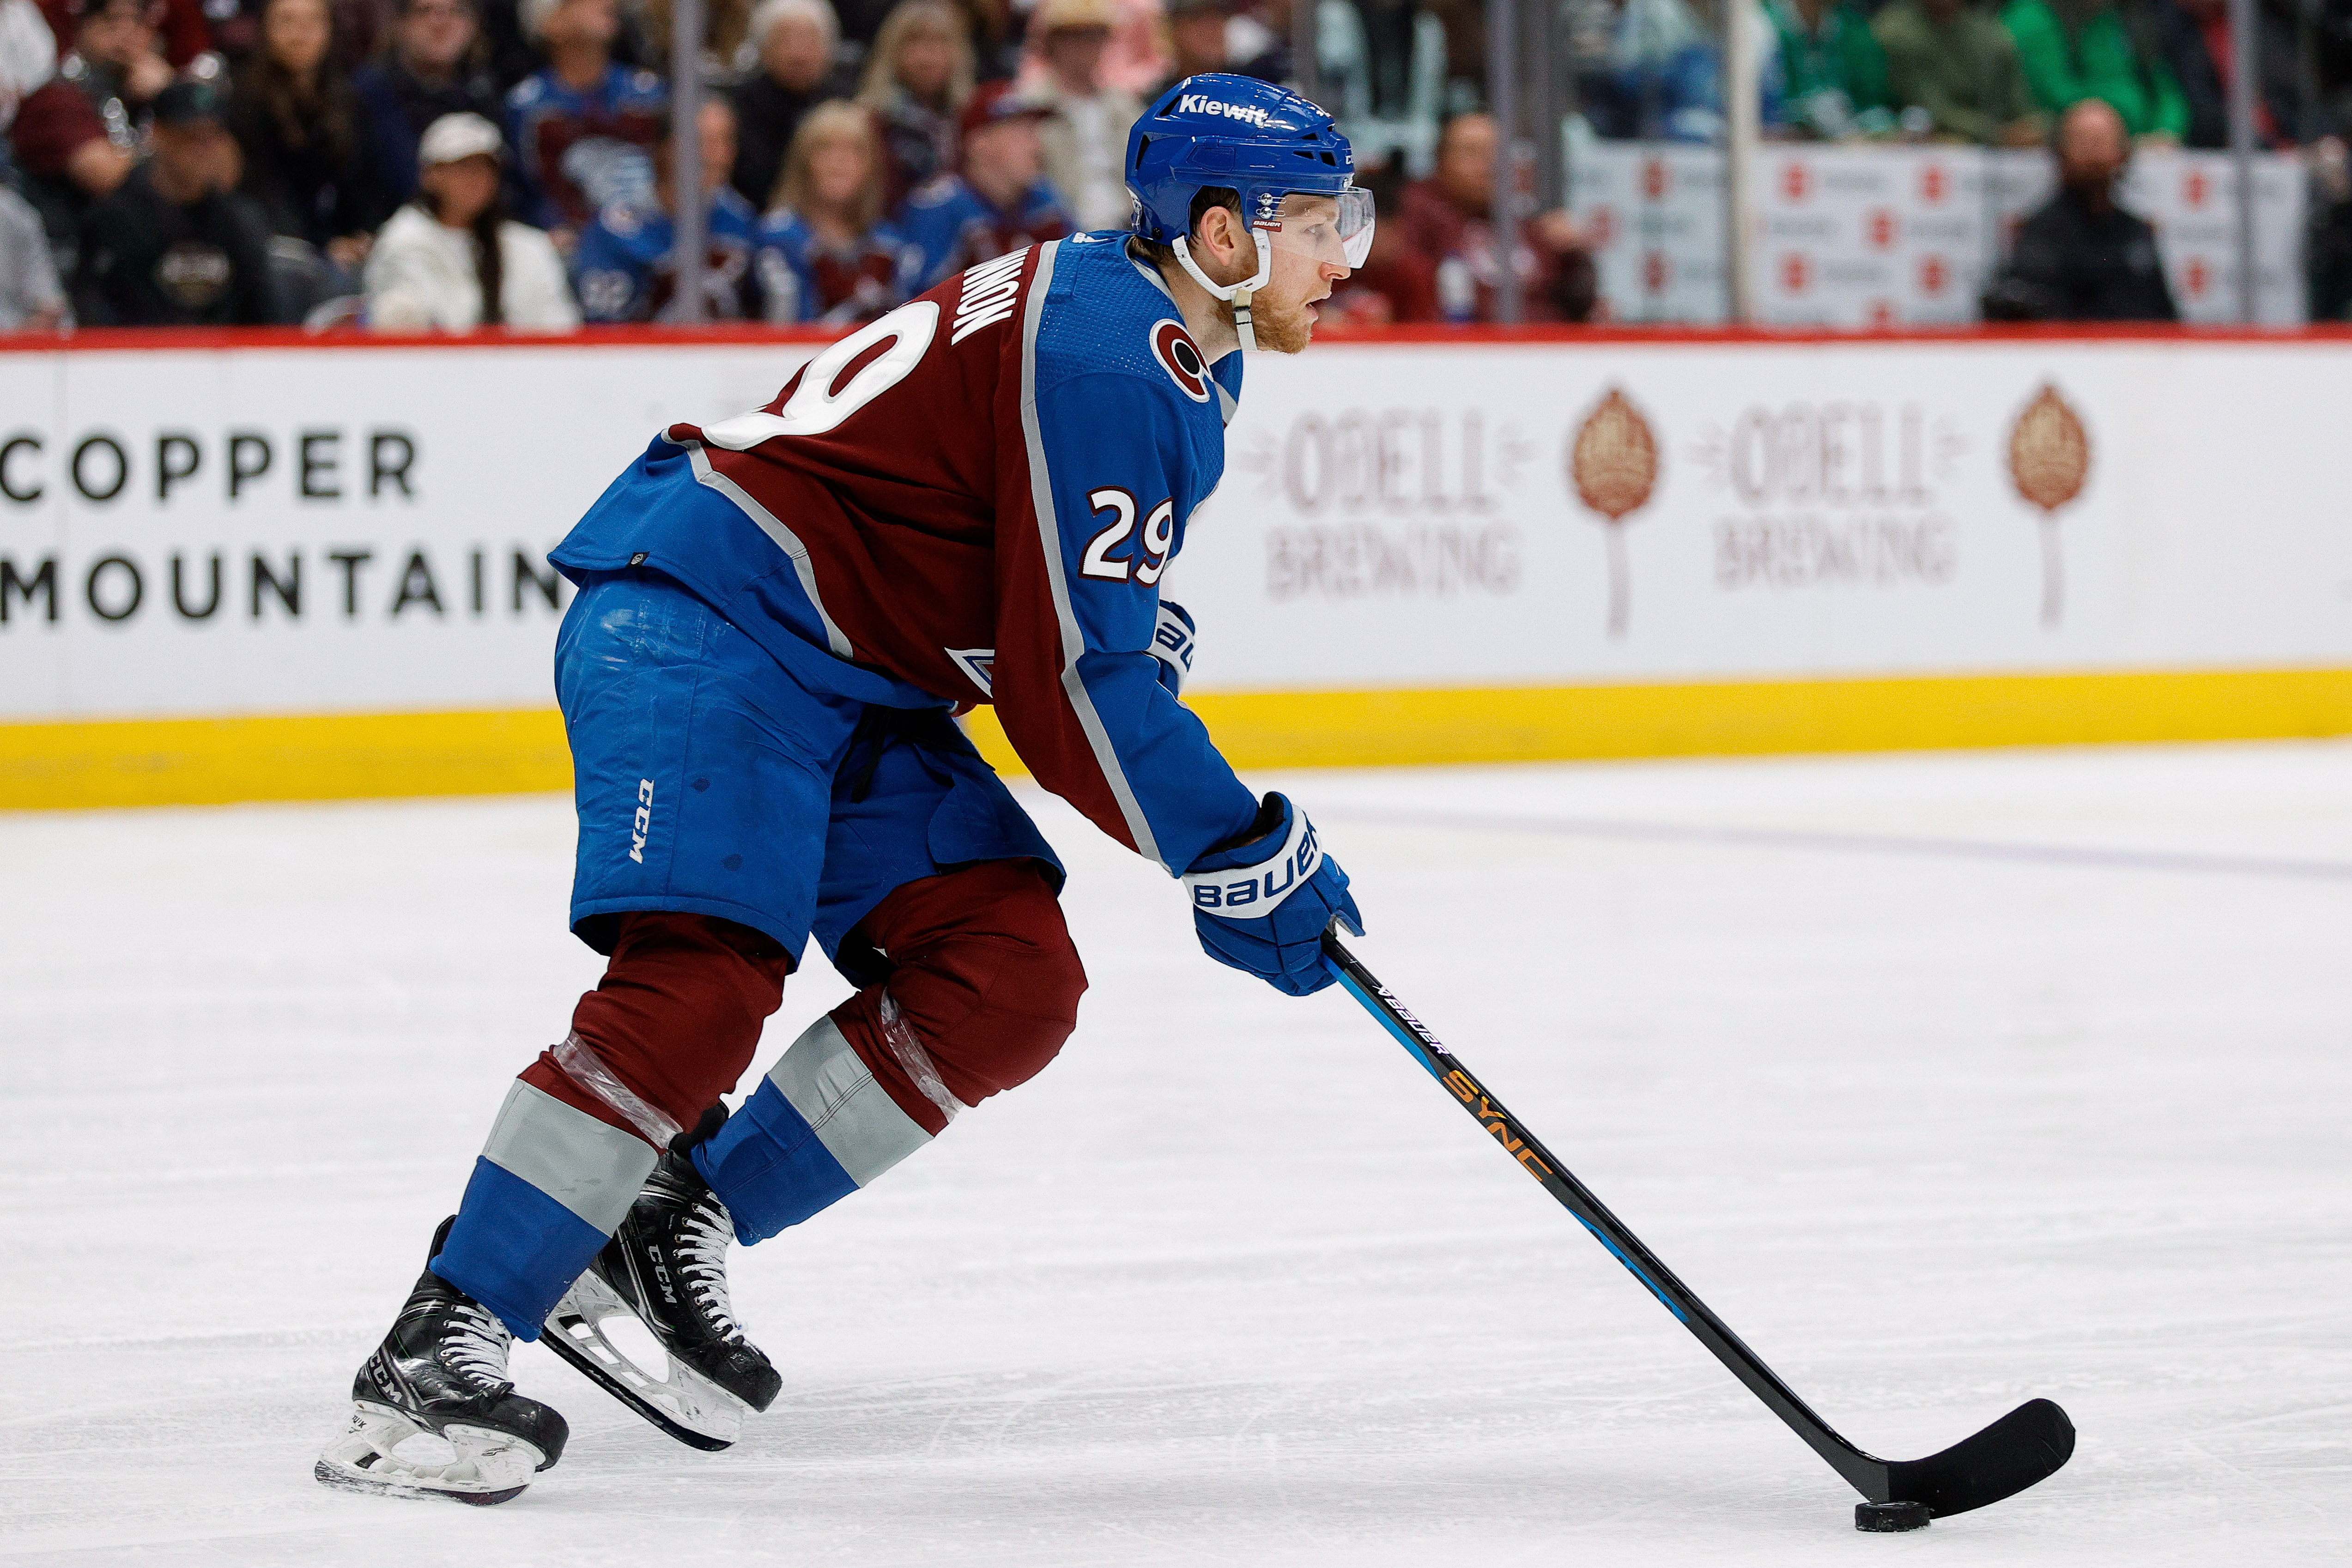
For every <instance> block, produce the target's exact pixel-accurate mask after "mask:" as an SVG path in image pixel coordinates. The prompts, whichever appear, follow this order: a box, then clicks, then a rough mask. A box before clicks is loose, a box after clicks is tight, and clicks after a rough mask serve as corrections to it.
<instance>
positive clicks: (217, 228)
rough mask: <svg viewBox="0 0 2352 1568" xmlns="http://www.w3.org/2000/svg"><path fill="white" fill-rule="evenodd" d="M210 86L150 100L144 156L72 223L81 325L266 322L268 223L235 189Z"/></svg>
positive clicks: (198, 84) (196, 84)
mask: <svg viewBox="0 0 2352 1568" xmlns="http://www.w3.org/2000/svg"><path fill="white" fill-rule="evenodd" d="M221 96H222V95H221V91H220V89H219V87H218V86H217V85H216V84H215V83H214V82H212V81H181V82H174V83H173V84H172V85H171V86H170V87H168V88H165V89H163V91H162V92H161V93H159V94H157V95H156V98H155V102H154V118H153V123H152V126H151V127H150V133H151V135H152V138H153V142H154V151H153V152H152V155H151V156H150V157H149V158H148V159H147V161H146V162H143V163H141V164H140V165H139V166H138V167H137V168H136V169H133V170H132V171H131V174H130V176H129V177H128V178H126V179H125V180H124V181H123V182H122V183H121V186H119V187H118V188H117V189H116V190H115V191H114V193H112V194H111V195H110V196H108V197H107V198H106V199H105V200H104V201H102V202H100V203H99V204H97V205H96V206H94V207H92V208H91V209H90V211H89V216H88V217H87V218H86V219H85V220H84V221H83V224H82V238H81V261H80V267H79V271H78V273H77V275H76V277H75V279H74V313H75V315H76V316H78V317H79V319H80V320H81V322H82V324H83V325H85V326H91V327H111V326H121V327H253V326H259V325H262V324H263V323H266V322H268V321H269V320H271V319H273V317H274V315H275V312H274V311H273V309H272V308H271V301H270V277H269V225H268V222H267V220H266V219H264V217H263V216H262V214H261V209H260V208H259V207H258V206H257V205H256V204H254V203H253V202H252V201H251V200H250V199H249V198H247V197H246V196H244V195H242V194H240V193H238V191H237V189H236V186H237V179H238V175H239V172H240V167H239V165H240V162H241V160H240V157H239V154H238V152H237V145H236V138H235V137H233V136H231V135H230V134H229V132H228V129H227V126H226V124H225V123H224V121H223V108H224V106H223V104H222V101H221Z"/></svg>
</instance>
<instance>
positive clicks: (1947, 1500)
mask: <svg viewBox="0 0 2352 1568" xmlns="http://www.w3.org/2000/svg"><path fill="white" fill-rule="evenodd" d="M2073 1457H2074V1422H2072V1421H2070V1420H2068V1419H2067V1418H2066V1412H2064V1411H2063V1410H2061V1409H2060V1408H2058V1406H2055V1405H2053V1404H2052V1403H2051V1402H2050V1401H2049V1400H2047V1399H2032V1400H2028V1401H2027V1402H2026V1403H2024V1404H2022V1405H2021V1406H2018V1407H2017V1408H2016V1409H2014V1410H2012V1411H2011V1412H2010V1413H2009V1414H2008V1415H2006V1416H2002V1417H2001V1418H2000V1420H1998V1421H1995V1422H1994V1423H1993V1424H1992V1425H1991V1426H1990V1427H1986V1428H1985V1429H1984V1430H1983V1431H1981V1432H1979V1433H1978V1434H1976V1436H1974V1437H1963V1438H1962V1439H1960V1441H1958V1442H1957V1443H1955V1444H1953V1445H1952V1446H1951V1447H1950V1448H1946V1449H1945V1450H1944V1451H1943V1452H1942V1453H1940V1454H1930V1455H1929V1456H1928V1457H1927V1458H1924V1459H1898V1460H1896V1461H1895V1462H1894V1463H1892V1464H1890V1465H1888V1466H1887V1467H1886V1485H1887V1495H1886V1496H1885V1497H1884V1498H1879V1499H1875V1501H1880V1502H1924V1503H1926V1504H1927V1506H1928V1507H1929V1508H1930V1509H1932V1510H1933V1511H1935V1515H1936V1517H1937V1519H1947V1518H1949V1517H1950V1516H1951V1515H1953V1514H1956V1513H1966V1512H1968V1511H1969V1510H1970V1509H1972V1508H1982V1507H1984V1505H1985V1504H1987V1503H1989V1502H1999V1501H2000V1500H2001V1499H2003V1498H2005V1497H2010V1496H2012V1495H2014V1494H2015V1493H2018V1492H2021V1491H2023V1490H2025V1489H2026V1488H2027V1487H2030V1486H2032V1485H2033V1484H2034V1483H2035V1482H2036V1481H2040V1480H2043V1479H2047V1478H2049V1477H2050V1476H2053V1475H2055V1474H2056V1473H2057V1472H2058V1470H2059V1469H2060V1468H2061V1467H2062V1466H2063V1465H2064V1464H2065V1463H2066V1461H2067V1460H2068V1459H2070V1458H2073Z"/></svg>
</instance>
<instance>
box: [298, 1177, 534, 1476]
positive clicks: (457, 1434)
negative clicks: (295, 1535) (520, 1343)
mask: <svg viewBox="0 0 2352 1568" xmlns="http://www.w3.org/2000/svg"><path fill="white" fill-rule="evenodd" d="M453 1223H455V1218H454V1217H453V1218H450V1219H445V1220H443V1221H442V1222H441V1228H440V1229H439V1230H437V1231H436V1232H435V1233H434V1236H433V1251H432V1252H429V1253H427V1254H426V1257H427V1258H430V1257H432V1256H434V1255H435V1254H437V1253H438V1252H439V1251H440V1250H441V1244H442V1242H443V1241H444V1240H446V1239H447V1238H448V1235H449V1227H450V1226H451V1225H452V1224H453ZM508 1339H509V1335H508V1333H507V1326H506V1324H504V1323H502V1322H499V1320H498V1317H497V1315H496V1314H495V1313H493V1312H491V1311H490V1310H489V1309H488V1307H485V1306H483V1305H482V1304H481V1303H480V1302H479V1301H476V1300H474V1298H473V1297H471V1296H469V1295H467V1294H466V1292H465V1291H461V1290H459V1289H457V1286H455V1285H452V1284H450V1283H449V1282H448V1281H446V1280H443V1279H442V1278H441V1277H440V1276H438V1275H436V1274H435V1273H434V1272H433V1271H432V1270H430V1269H427V1270H425V1273H424V1275H423V1276H422V1277H421V1278H419V1279H418V1280H417V1281H416V1289H415V1290H414V1291H411V1292H410V1293H409V1297H408V1304H407V1305H406V1306H404V1307H403V1308H401V1309H400V1316H399V1317H398V1318H397V1319H395V1320H394V1322H393V1325H392V1332H391V1333H388V1334H386V1335H384V1337H383V1343H382V1344H380V1345H378V1346H377V1347H376V1351H375V1354H373V1355H371V1356H369V1357H368V1358H367V1362H366V1364H364V1365H362V1367H361V1368H360V1370H359V1375H358V1376H357V1377H355V1378H353V1379H352V1424H351V1427H350V1429H349V1430H347V1431H346V1432H344V1433H343V1435H342V1436H341V1437H338V1438H336V1439H335V1440H334V1441H333V1442H331V1443H330V1444H328V1445H327V1449H326V1452H325V1453H323V1454H321V1455H320V1456H319V1463H318V1466H317V1467H316V1469H314V1470H313V1471H312V1473H313V1474H314V1475H316V1476H317V1477H318V1478H319V1479H320V1480H321V1481H323V1482H324V1483H325V1484H327V1485H328V1486H331V1487H340V1488H341V1489H343V1490H346V1491H364V1492H374V1493H377V1494H378V1495H381V1496H385V1497H446V1498H454V1499H456V1500H457V1501H459V1502H470V1503H477V1504H488V1503H495V1502H505V1501H507V1500H509V1499H512V1498H514V1497H516V1496H519V1495H520V1493H521V1491H522V1490H523V1488H525V1487H527V1486H529V1485H530V1478H531V1476H532V1475H533V1474H534V1473H536V1472H537V1471H540V1470H543V1469H548V1468H549V1467H551V1466H552V1465H553V1464H554V1463H555V1461H556V1460H557V1459H559V1458H562V1457H563V1440H564V1438H565V1437H567V1436H568V1435H569V1434H568V1431H567V1428H566V1427H564V1425H563V1417H562V1416H559V1415H557V1414H556V1413H555V1412H554V1411H552V1410H551V1409H549V1408H548V1407H547V1406H544V1405H541V1403H540V1402H539V1401H538V1400H536V1399H526V1398H524V1397H523V1396H521V1395H520V1394H517V1393H516V1392H515V1391H514V1385H513V1383H511V1382H510V1381H509V1380H508V1377H507V1343H508ZM420 1434H429V1435H430V1436H431V1437H437V1438H439V1439H440V1440H441V1443H440V1445H435V1444H432V1443H425V1444H412V1445H410V1446H409V1450H408V1451H406V1452H400V1451H396V1450H399V1449H400V1448H401V1446H402V1445H403V1444H404V1443H405V1442H406V1441H407V1439H409V1438H411V1437H417V1436H419V1435H420ZM442 1445H446V1449H447V1455H448V1457H447V1458H443V1457H442V1455H441V1453H440V1452H439V1451H438V1449H439V1448H440V1446H442ZM418 1448H425V1449H427V1450H432V1451H428V1452H424V1453H419V1452H416V1450H417V1449H418Z"/></svg>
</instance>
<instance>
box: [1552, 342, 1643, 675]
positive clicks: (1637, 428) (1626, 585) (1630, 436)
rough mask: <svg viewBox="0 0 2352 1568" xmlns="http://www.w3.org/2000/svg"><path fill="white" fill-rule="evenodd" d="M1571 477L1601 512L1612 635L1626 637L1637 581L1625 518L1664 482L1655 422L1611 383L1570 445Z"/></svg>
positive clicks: (1578, 493) (1580, 497) (1590, 504)
mask: <svg viewBox="0 0 2352 1568" xmlns="http://www.w3.org/2000/svg"><path fill="white" fill-rule="evenodd" d="M1568 480H1569V483H1570V485H1571V486H1574V488H1575V490H1576V498H1577V499H1578V500H1580V501H1581V502H1583V503H1584V504H1585V505H1586V506H1587V507H1591V509H1592V510H1594V511H1596V512H1598V513H1600V514H1601V520H1602V522H1603V524H1604V525H1605V531H1606V533H1607V536H1608V539H1609V635H1611V636H1612V637H1622V636H1623V635H1624V634H1625V622H1626V619H1627V615H1628V613H1629V612H1630V610H1631V608H1632V599H1633V585H1632V583H1631V582H1630V581H1628V580H1627V572H1626V566H1625V528H1624V524H1625V519H1626V518H1627V517H1631V516H1632V515H1633V513H1635V512H1637V511H1639V510H1640V509H1641V508H1642V507H1643V506H1645V505H1647V504H1648V502H1649V499H1650V496H1651V493H1652V492H1653V491H1654V490H1655V489H1656V488H1657V486H1658V443H1657V438H1656V437H1655V436H1654V435H1653V434H1651V431H1650V422H1649V421H1648V420H1647V419H1644V418H1643V416H1642V411H1641V410H1639V409H1637V408H1635V407H1634V406H1633V403H1632V402H1628V401H1627V400H1626V397H1625V393H1624V392H1623V390H1622V389H1621V388H1618V387H1611V388H1610V389H1609V395H1608V396H1606V397H1604V398H1602V399H1601V402H1600V403H1599V405H1598V406H1596V407H1595V408H1594V409H1593V411H1592V412H1591V413H1589V414H1587V415H1585V417H1584V423H1583V424H1581V425H1580V426H1579V427H1578V428H1577V432H1576V435H1575V437H1574V438H1573V439H1572V440H1570V443H1569V446H1568Z"/></svg>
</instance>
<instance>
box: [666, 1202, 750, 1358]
mask: <svg viewBox="0 0 2352 1568" xmlns="http://www.w3.org/2000/svg"><path fill="white" fill-rule="evenodd" d="M733 1231H734V1226H733V1224H732V1222H731V1221H730V1220H729V1218H728V1217H727V1207H726V1205H724V1204H722V1203H720V1202H719V1200H718V1199H717V1198H715V1197H702V1198H699V1199H698V1200H697V1201H695V1202H694V1203H693V1204H691V1205H689V1206H688V1207H687V1209H686V1212H685V1213H684V1214H683V1215H681V1216H680V1217H679V1220H678V1274H679V1276H680V1277H681V1278H682V1279H684V1281H686V1288H687V1290H688V1291H689V1292H690V1293H691V1294H692V1295H693V1297H694V1304H695V1305H696V1307H698V1309H700V1311H701V1312H702V1315H703V1317H704V1319H705V1320H706V1321H707V1322H709V1325H710V1330H711V1332H712V1333H715V1334H717V1335H718V1336H719V1338H721V1339H728V1340H737V1339H741V1338H742V1337H743V1331H742V1329H741V1328H740V1327H739V1326H737V1324H736V1322H735V1309H734V1303H733V1302H732V1301H730V1300H729V1298H728V1294H727V1244H728V1242H729V1241H730V1240H731V1239H733Z"/></svg>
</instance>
